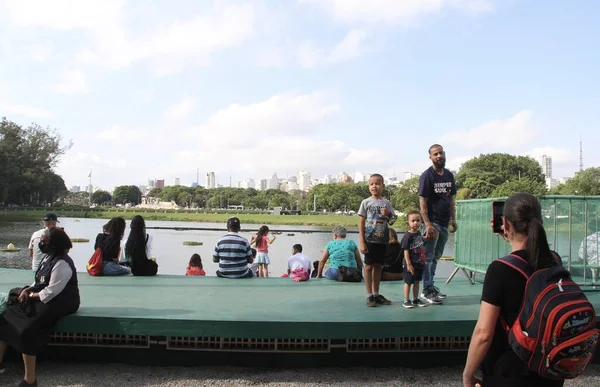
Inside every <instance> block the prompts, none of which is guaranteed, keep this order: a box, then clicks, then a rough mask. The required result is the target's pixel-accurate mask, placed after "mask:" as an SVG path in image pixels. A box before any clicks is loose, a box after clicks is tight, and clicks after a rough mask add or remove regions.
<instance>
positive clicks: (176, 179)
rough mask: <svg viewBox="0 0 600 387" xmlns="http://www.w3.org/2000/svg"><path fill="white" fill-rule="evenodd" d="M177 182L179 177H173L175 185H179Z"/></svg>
mask: <svg viewBox="0 0 600 387" xmlns="http://www.w3.org/2000/svg"><path fill="white" fill-rule="evenodd" d="M179 183H180V181H179V178H178V177H176V178H175V185H181V184H179Z"/></svg>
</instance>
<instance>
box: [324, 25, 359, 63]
mask: <svg viewBox="0 0 600 387" xmlns="http://www.w3.org/2000/svg"><path fill="white" fill-rule="evenodd" d="M366 38H367V33H366V32H365V31H363V30H356V29H355V30H350V32H348V34H347V35H346V37H344V39H343V40H342V41H341V42H339V43H338V44H337V46H335V47H334V49H333V50H332V51H331V54H329V57H328V58H327V60H328V62H331V63H337V62H342V61H346V60H349V59H353V58H356V57H358V56H360V55H362V54H363V52H364V51H366V47H365V46H364V43H365V40H366Z"/></svg>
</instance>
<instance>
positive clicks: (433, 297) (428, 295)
mask: <svg viewBox="0 0 600 387" xmlns="http://www.w3.org/2000/svg"><path fill="white" fill-rule="evenodd" d="M421 296H422V297H423V298H424V299H425V301H427V302H428V303H430V304H432V305H440V304H442V303H443V301H442V300H441V299H440V298H438V296H437V294H436V293H435V290H433V289H426V290H423V294H422V295H421Z"/></svg>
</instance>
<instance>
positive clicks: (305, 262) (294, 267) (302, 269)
mask: <svg viewBox="0 0 600 387" xmlns="http://www.w3.org/2000/svg"><path fill="white" fill-rule="evenodd" d="M287 272H288V276H290V277H291V278H292V279H293V280H294V281H296V282H300V281H308V279H309V278H310V258H308V257H307V256H306V255H304V254H302V245H301V244H295V245H294V246H293V247H292V256H291V257H289V258H288V270H287Z"/></svg>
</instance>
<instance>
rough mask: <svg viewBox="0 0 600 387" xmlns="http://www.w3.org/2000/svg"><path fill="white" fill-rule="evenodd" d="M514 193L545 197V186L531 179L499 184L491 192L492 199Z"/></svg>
mask: <svg viewBox="0 0 600 387" xmlns="http://www.w3.org/2000/svg"><path fill="white" fill-rule="evenodd" d="M516 192H527V193H530V194H532V195H545V194H546V192H547V189H546V184H545V183H540V182H539V181H534V180H531V179H527V178H524V179H520V180H512V181H507V182H505V183H503V184H500V185H499V186H498V187H496V189H495V190H494V191H493V192H492V195H491V196H492V197H502V196H510V195H512V194H514V193H516Z"/></svg>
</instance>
